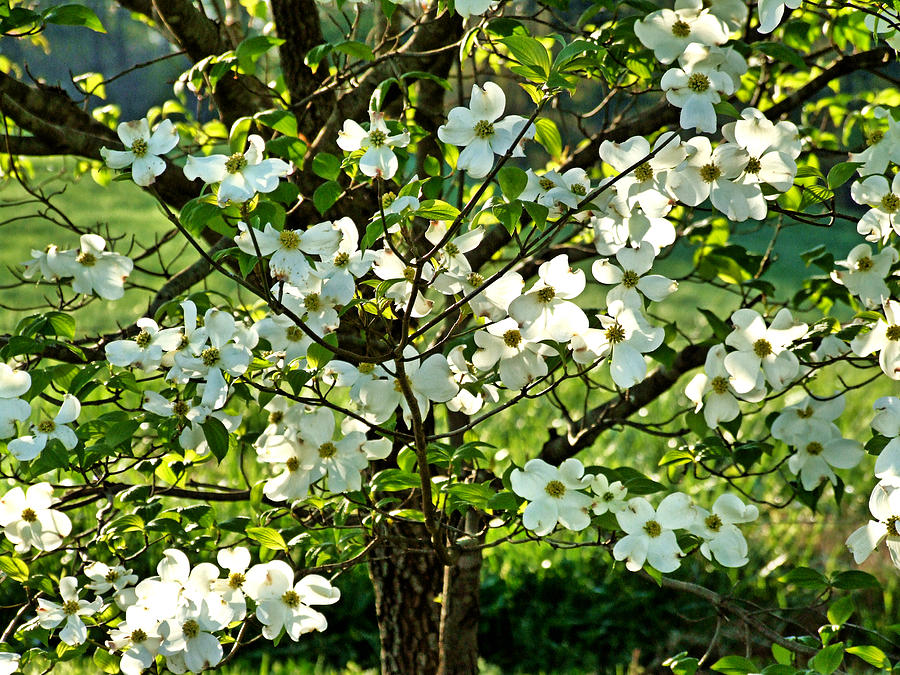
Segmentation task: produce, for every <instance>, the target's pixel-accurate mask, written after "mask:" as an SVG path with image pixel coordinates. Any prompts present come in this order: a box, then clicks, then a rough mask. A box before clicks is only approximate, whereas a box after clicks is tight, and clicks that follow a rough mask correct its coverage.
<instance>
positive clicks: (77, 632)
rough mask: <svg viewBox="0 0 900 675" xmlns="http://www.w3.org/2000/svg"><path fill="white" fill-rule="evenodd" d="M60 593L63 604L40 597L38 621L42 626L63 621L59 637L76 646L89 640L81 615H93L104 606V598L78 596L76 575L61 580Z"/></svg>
mask: <svg viewBox="0 0 900 675" xmlns="http://www.w3.org/2000/svg"><path fill="white" fill-rule="evenodd" d="M59 594H60V596H62V600H63V602H62V604H61V605H60V604H58V603H55V602H50V601H49V600H45V599H44V598H38V608H37V621H38V623H39V624H40V626H41V628H50V629H53V628H56V627H57V626H58V625H59V624H61V623H62V622H63V621H65V622H66V625H65V626H64V627H63V629H62V630H61V631H60V632H59V639H60V640H62V641H63V642H65V643H66V644H67V645H72V646H73V647H76V646H78V645H80V644H83V643H84V641H85V640H87V626H85V625H84V621H82V619H81V617H83V616H92V615H94V614H96V613H97V612H99V611H100V608H101V607H103V600H102V599H101V598H95V599H94V600H93V601H91V602H88V601H87V600H81V599H80V598H79V597H78V580H77V579H76V578H75V577H63V578H62V579H60V580H59Z"/></svg>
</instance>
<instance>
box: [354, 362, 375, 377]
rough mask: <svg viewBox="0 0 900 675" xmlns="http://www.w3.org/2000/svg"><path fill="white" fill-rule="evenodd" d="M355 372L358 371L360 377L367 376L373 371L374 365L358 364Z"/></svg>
mask: <svg viewBox="0 0 900 675" xmlns="http://www.w3.org/2000/svg"><path fill="white" fill-rule="evenodd" d="M357 370H358V371H359V373H360V375H368V374H369V373H371V372H372V371H373V370H375V364H374V363H360V364H359V367H358V368H357Z"/></svg>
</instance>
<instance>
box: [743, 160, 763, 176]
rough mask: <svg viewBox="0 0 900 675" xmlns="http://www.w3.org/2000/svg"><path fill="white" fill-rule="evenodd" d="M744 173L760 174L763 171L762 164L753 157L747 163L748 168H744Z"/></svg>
mask: <svg viewBox="0 0 900 675" xmlns="http://www.w3.org/2000/svg"><path fill="white" fill-rule="evenodd" d="M744 171H746V172H747V173H752V174H754V175H755V174H758V173H759V172H760V171H762V162H760V161H759V159H757V158H756V157H751V158H750V159H749V161H748V162H747V166H745V167H744Z"/></svg>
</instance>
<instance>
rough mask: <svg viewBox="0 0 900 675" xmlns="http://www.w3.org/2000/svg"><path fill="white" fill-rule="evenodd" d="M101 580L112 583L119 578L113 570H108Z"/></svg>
mask: <svg viewBox="0 0 900 675" xmlns="http://www.w3.org/2000/svg"><path fill="white" fill-rule="evenodd" d="M103 578H104V579H106V580H107V581H108V582H109V583H112V582H114V581H115V580H116V579H118V578H119V573H118V572H116V571H115V570H110V571H109V572H107V573H106V576H105V577H103Z"/></svg>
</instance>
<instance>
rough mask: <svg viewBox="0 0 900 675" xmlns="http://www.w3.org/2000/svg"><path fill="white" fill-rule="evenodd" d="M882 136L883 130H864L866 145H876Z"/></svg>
mask: <svg viewBox="0 0 900 675" xmlns="http://www.w3.org/2000/svg"><path fill="white" fill-rule="evenodd" d="M883 138H884V130H883V129H876V130H875V131H867V132H866V143H867V144H868V145H878V144H879V143H881V140H882V139H883Z"/></svg>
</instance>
